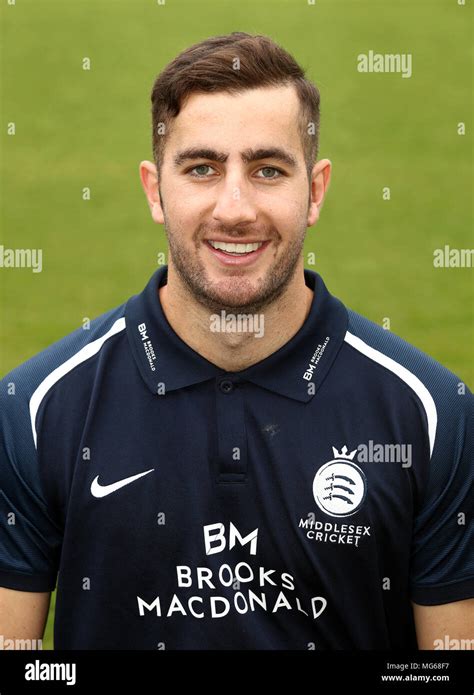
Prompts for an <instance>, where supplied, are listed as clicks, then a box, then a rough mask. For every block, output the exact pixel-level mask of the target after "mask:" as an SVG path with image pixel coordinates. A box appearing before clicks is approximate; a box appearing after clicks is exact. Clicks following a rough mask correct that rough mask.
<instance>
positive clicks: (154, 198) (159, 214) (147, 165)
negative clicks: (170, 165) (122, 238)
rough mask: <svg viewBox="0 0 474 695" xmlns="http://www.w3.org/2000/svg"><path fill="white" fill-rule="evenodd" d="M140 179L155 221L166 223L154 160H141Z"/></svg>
mask: <svg viewBox="0 0 474 695" xmlns="http://www.w3.org/2000/svg"><path fill="white" fill-rule="evenodd" d="M140 181H141V182H142V186H143V190H144V191H145V195H146V199H147V201H148V205H149V207H150V212H151V216H152V219H153V221H154V222H156V223H157V224H164V221H165V218H164V215H163V208H162V207H161V201H160V195H159V192H158V191H159V181H158V173H157V171H156V166H155V164H153V162H148V161H143V162H140Z"/></svg>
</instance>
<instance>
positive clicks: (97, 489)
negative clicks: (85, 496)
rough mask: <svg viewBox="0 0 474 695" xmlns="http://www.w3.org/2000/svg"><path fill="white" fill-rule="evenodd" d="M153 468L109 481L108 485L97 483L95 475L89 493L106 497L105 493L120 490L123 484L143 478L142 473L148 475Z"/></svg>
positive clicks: (97, 479) (97, 478)
mask: <svg viewBox="0 0 474 695" xmlns="http://www.w3.org/2000/svg"><path fill="white" fill-rule="evenodd" d="M154 470H155V469H154V468H150V470H149V471H144V472H143V473H138V474H137V475H131V476H130V477H129V478H124V479H123V480H118V481H117V482H116V483H111V484H110V485H101V484H100V483H99V476H97V477H96V478H94V480H93V481H92V484H91V493H92V495H93V497H107V495H110V494H111V493H112V492H116V490H120V488H121V487H125V485H129V484H130V483H133V481H134V480H138V478H143V476H144V475H148V473H151V472H152V471H154Z"/></svg>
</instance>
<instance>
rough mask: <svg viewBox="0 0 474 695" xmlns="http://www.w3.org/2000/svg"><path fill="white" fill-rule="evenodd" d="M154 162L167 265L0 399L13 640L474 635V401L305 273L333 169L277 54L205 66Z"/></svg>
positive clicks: (252, 640)
mask: <svg viewBox="0 0 474 695" xmlns="http://www.w3.org/2000/svg"><path fill="white" fill-rule="evenodd" d="M152 116H153V147H154V160H155V161H154V163H151V162H142V163H141V165H140V173H141V181H142V184H143V187H144V190H145V193H146V198H147V201H148V205H149V207H150V211H151V215H152V218H153V220H154V221H155V222H156V223H159V224H161V223H163V224H164V225H165V229H166V233H167V238H168V242H169V263H168V265H167V266H163V267H161V268H160V269H159V270H158V271H157V272H156V273H155V274H154V275H153V277H152V278H151V280H150V282H149V283H148V285H147V287H146V288H145V290H144V291H143V292H142V293H141V294H139V295H137V296H135V297H132V298H131V299H130V300H129V301H128V302H126V303H124V304H123V305H122V306H120V307H118V308H117V309H115V310H113V311H111V312H109V313H108V314H105V315H104V316H101V317H99V318H98V319H96V320H95V321H94V322H93V323H92V325H91V328H90V330H89V331H83V330H81V329H79V330H78V331H76V332H75V333H73V334H71V335H70V336H67V337H66V338H64V339H63V340H61V341H59V342H58V343H56V344H55V345H53V346H51V347H50V348H48V349H47V350H45V351H44V352H42V353H40V354H39V355H38V356H36V357H34V358H33V359H31V360H29V361H28V362H27V363H25V364H24V365H22V366H20V367H19V368H17V369H16V370H14V371H13V372H11V373H10V374H9V375H7V376H6V377H5V378H4V380H3V382H2V385H1V397H2V411H1V416H2V428H1V432H2V440H1V450H0V451H1V457H2V458H1V465H0V481H1V495H0V500H1V514H2V520H3V530H2V540H1V543H0V585H1V586H2V587H3V588H2V589H1V590H0V633H2V634H4V635H6V636H14V637H29V638H38V637H39V636H41V635H42V632H43V628H44V621H45V617H46V614H47V609H48V602H49V595H50V592H51V590H52V589H54V587H55V585H56V580H57V582H58V583H57V602H56V617H55V646H56V648H65V649H68V648H79V649H82V648H84V649H107V648H110V649H115V648H121V649H156V648H165V649H381V648H382V649H383V648H386V649H397V648H404V647H416V646H417V645H418V646H419V647H420V648H421V649H433V648H434V647H435V646H436V644H435V642H436V640H438V639H443V638H444V637H445V636H446V635H448V636H449V638H450V639H458V640H465V639H469V637H470V636H472V635H470V632H469V631H470V629H471V628H472V624H473V623H474V620H473V598H472V597H473V595H474V594H473V590H474V572H473V558H472V524H471V523H470V513H471V511H472V487H471V485H470V478H471V477H472V468H471V456H472V445H471V443H470V440H469V441H468V436H469V434H470V432H469V429H468V414H469V412H470V407H471V406H472V399H471V396H470V394H469V392H467V393H466V389H465V388H464V387H463V385H462V384H460V383H459V379H458V378H457V377H456V376H455V375H453V374H451V373H450V372H448V371H447V370H446V369H444V368H443V367H442V366H440V365H439V364H437V363H436V362H434V361H433V360H432V359H431V358H429V357H427V356H426V355H424V354H422V353H420V352H419V351H418V350H416V349H415V348H413V347H412V346H410V345H408V344H407V343H405V342H404V341H403V340H401V339H399V338H397V337H396V336H394V335H392V334H390V333H389V332H387V331H384V330H382V329H381V328H380V327H378V326H376V325H375V324H373V323H371V322H370V321H368V320H367V319H365V318H363V317H362V316H359V315H357V314H355V313H354V312H352V311H350V310H349V309H347V308H346V307H345V306H344V305H343V304H342V303H341V302H340V301H339V300H337V299H336V298H335V297H333V296H331V295H330V294H329V292H328V290H327V289H326V287H325V284H324V283H323V280H322V279H321V277H320V276H319V275H317V274H316V273H314V272H312V271H309V270H306V269H305V268H304V265H303V256H302V249H303V241H304V238H305V233H306V228H307V227H311V226H312V225H314V224H315V223H316V222H317V220H318V218H319V214H320V210H321V206H322V204H323V200H324V196H325V193H326V191H327V188H328V185H329V180H330V171H331V163H330V162H329V161H328V160H327V159H322V160H319V161H317V145H318V125H319V94H318V91H317V89H316V88H315V86H314V85H312V84H311V83H310V82H309V81H307V80H306V79H305V77H304V73H303V72H302V70H301V69H300V67H299V66H298V65H297V64H296V63H295V61H294V60H293V58H292V57H291V56H290V55H288V54H287V53H286V52H285V51H283V50H282V49H281V48H280V47H279V46H277V45H276V44H275V43H273V42H272V41H271V40H270V39H268V38H266V37H261V36H250V35H248V34H244V33H234V34H231V35H228V36H221V37H214V38H211V39H209V40H207V41H204V42H202V43H200V44H198V45H196V46H193V47H191V48H190V49H188V50H186V51H184V52H183V53H182V54H181V55H179V56H178V57H177V58H176V59H175V60H174V61H172V62H171V63H170V65H168V66H167V68H166V69H165V70H164V71H163V72H162V73H161V75H160V76H159V77H158V79H157V80H156V82H155V85H154V87H153V92H152Z"/></svg>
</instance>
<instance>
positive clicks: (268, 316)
mask: <svg viewBox="0 0 474 695" xmlns="http://www.w3.org/2000/svg"><path fill="white" fill-rule="evenodd" d="M159 293H160V302H161V306H162V309H163V312H164V314H165V316H166V319H167V321H168V323H169V324H170V326H171V327H172V329H173V330H174V332H175V333H176V334H177V335H178V336H179V337H180V338H181V340H182V341H183V342H185V343H186V344H187V345H189V347H191V348H192V349H193V350H195V351H196V352H197V353H199V354H200V355H202V357H204V358H205V359H206V360H208V361H209V362H212V363H213V364H215V365H216V366H218V367H220V368H221V369H224V370H225V371H227V372H238V371H241V370H242V369H246V368H247V367H250V366H251V365H252V364H256V363H257V362H260V361H261V360H263V359H265V357H268V356H269V355H271V354H272V353H274V352H276V351H277V350H278V349H279V348H281V347H282V346H283V345H285V343H287V342H288V341H289V340H291V338H292V337H293V336H294V335H295V334H296V333H297V332H298V331H299V330H300V328H301V326H302V325H303V323H304V322H305V320H306V318H307V316H308V314H309V311H310V308H311V303H312V301H313V294H314V293H313V291H312V290H311V289H310V288H309V287H308V286H307V285H306V283H305V280H304V270H303V264H302V262H301V264H299V265H298V268H297V270H296V272H295V274H294V277H293V278H292V280H291V282H290V283H289V284H288V286H287V288H286V289H285V291H284V292H283V294H282V295H281V296H280V297H279V298H278V299H277V300H276V301H275V302H274V303H273V304H271V305H269V306H268V307H265V308H264V309H262V310H261V311H260V312H259V313H258V326H255V325H254V326H253V330H247V331H245V332H236V331H235V330H230V331H229V330H227V331H225V330H223V326H225V323H226V322H225V319H223V318H222V316H221V315H219V314H217V316H218V318H219V320H220V321H219V325H220V331H219V332H217V331H216V330H215V326H214V330H211V328H210V326H211V320H210V316H211V314H210V311H209V309H207V308H206V307H205V306H203V305H202V304H200V303H199V302H198V301H197V300H196V299H195V297H194V296H193V295H192V294H190V292H189V290H188V289H187V288H186V287H185V285H183V283H182V282H181V281H180V278H179V276H178V275H177V273H176V271H175V270H174V268H173V267H172V266H171V264H170V265H169V266H168V282H167V284H166V285H163V286H162V287H160V289H159ZM227 327H228V328H229V327H230V326H229V323H227ZM237 330H239V329H237ZM257 336H260V337H257Z"/></svg>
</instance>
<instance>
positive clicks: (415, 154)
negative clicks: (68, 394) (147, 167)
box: [0, 0, 474, 648]
mask: <svg viewBox="0 0 474 695" xmlns="http://www.w3.org/2000/svg"><path fill="white" fill-rule="evenodd" d="M471 17H472V2H471V1H470V0H467V5H466V6H462V5H461V6H460V5H458V3H457V0H397V2H392V1H391V0H365V1H364V0H350V1H349V0H316V2H315V5H314V6H313V5H309V4H308V2H307V0H240V1H238V2H237V1H233V2H231V1H229V0H166V2H165V4H164V5H160V4H158V2H156V1H155V0H17V2H16V4H15V5H12V6H9V5H7V2H6V0H4V2H3V3H2V6H1V11H0V19H1V37H0V38H1V44H2V55H1V61H2V63H1V80H2V84H1V137H0V147H1V151H0V155H1V172H0V176H1V178H0V195H1V201H0V202H1V236H0V244H4V245H5V246H6V247H13V248H41V249H43V272H42V273H38V274H34V273H32V272H31V270H28V269H15V270H11V269H10V270H7V269H3V270H2V269H0V283H1V285H0V302H1V314H0V317H1V318H0V346H1V352H0V373H1V374H2V375H3V374H5V373H6V372H8V371H9V370H10V369H11V368H13V367H14V366H16V365H18V364H20V363H21V362H23V361H25V360H26V359H28V358H29V357H31V356H32V355H34V354H35V353H37V352H38V351H40V350H41V349H43V348H45V347H46V346H47V345H49V344H50V343H52V342H53V341H55V340H57V339H59V338H61V337H62V336H64V335H66V334H67V333H69V332H71V331H72V330H74V329H75V328H76V327H78V326H80V325H81V323H82V320H83V318H84V317H89V318H93V317H95V316H98V315H99V314H101V313H103V312H105V311H107V310H108V309H110V308H112V307H114V306H117V305H118V304H120V303H121V302H123V301H124V300H125V299H126V298H127V297H129V296H130V295H131V294H135V293H136V292H139V291H141V289H142V288H143V286H144V285H145V283H146V281H147V279H148V277H149V276H150V275H151V273H152V272H153V271H154V270H155V268H156V259H157V254H158V252H160V251H166V244H165V235H164V231H163V229H162V228H161V227H158V226H156V225H154V224H153V223H152V221H151V219H150V217H149V213H148V208H147V206H146V204H145V198H144V195H143V193H142V190H141V187H140V184H139V178H138V163H139V161H140V160H142V159H151V146H150V114H149V93H150V90H151V86H152V83H153V80H154V78H155V76H156V75H157V74H158V73H159V72H160V70H161V69H162V68H163V67H164V66H165V65H166V64H167V62H169V61H170V60H171V59H172V58H173V57H174V56H175V55H176V54H177V53H178V52H179V51H181V50H182V49H184V48H185V47H187V46H189V45H191V44H192V43H195V42H197V41H199V40H201V39H203V38H205V37H208V36H211V35H215V34H223V33H228V32H231V31H236V30H240V31H248V32H251V33H264V34H268V35H269V36H271V37H272V38H274V39H275V40H276V41H278V42H279V43H281V44H282V45H283V46H284V47H285V48H287V49H288V50H289V51H290V52H291V53H293V55H294V56H295V57H296V59H297V60H298V61H299V62H300V63H301V64H302V65H303V67H305V68H306V69H307V74H308V76H309V77H310V78H311V79H313V80H314V81H315V82H316V83H317V85H318V86H319V88H320V90H321V94H322V125H321V149H320V156H321V157H329V158H330V159H331V160H332V162H333V166H334V171H333V179H332V182H331V186H330V190H329V195H328V198H327V200H326V203H325V205H324V209H323V212H322V218H321V220H320V222H319V223H318V224H317V225H316V226H315V227H313V228H312V229H310V230H308V236H307V242H306V247H305V252H306V253H308V252H315V253H316V258H317V262H316V266H315V268H314V269H316V270H317V271H318V272H320V273H321V274H322V276H323V277H324V279H325V281H326V284H327V285H328V287H329V289H330V291H331V292H332V293H333V294H335V295H336V296H338V297H340V298H341V299H342V300H343V301H344V302H345V303H346V304H347V305H348V306H350V307H351V308H353V309H355V310H356V311H359V312H360V313H363V314H364V315H366V316H367V317H369V318H370V319H372V320H373V321H375V322H377V323H382V321H383V319H384V317H388V318H389V319H390V322H391V330H392V331H393V332H394V333H397V334H398V335H401V336H402V337H404V338H405V339H407V340H408V341H409V342H411V343H413V344H415V345H417V346H418V347H419V348H421V349H422V350H424V351H425V352H427V353H429V354H430V355H432V356H433V357H435V358H436V359H437V360H439V361H440V362H442V363H443V364H445V365H446V366H447V367H449V368H450V369H451V370H453V371H454V372H455V373H457V374H458V375H459V377H460V379H462V380H464V381H466V382H467V383H468V384H471V385H472V377H473V365H472V345H473V321H472V300H473V285H472V270H470V269H467V268H465V269H456V268H451V269H435V268H434V267H433V251H434V249H436V248H440V247H443V246H444V245H445V244H449V245H450V246H451V247H453V248H471V247H472V246H473V245H474V244H473V238H472V207H471V195H472V190H473V180H472V179H473V172H472V139H471V132H472V102H471V100H470V90H471V89H472V54H471V50H472V48H471V47H472V20H471ZM371 49H372V50H374V51H377V52H381V53H411V54H412V55H413V76H412V77H411V79H402V77H401V76H400V75H398V74H360V73H358V72H357V69H356V65H357V55H358V54H359V53H367V52H368V51H369V50H371ZM84 57H88V58H90V60H91V70H90V71H84V70H83V69H82V60H83V58H84ZM10 122H14V123H15V124H16V134H15V135H14V136H8V135H7V125H6V124H7V123H10ZM459 122H465V123H466V128H467V133H466V135H465V136H460V135H458V134H457V124H458V123H459ZM385 186H389V187H390V189H391V200H390V201H384V200H383V199H382V189H383V188H384V187H385ZM84 187H89V188H90V189H91V200H90V201H83V200H82V189H83V188H84ZM308 267H310V266H308ZM53 613H54V595H53V601H52V606H51V610H50V615H49V619H48V625H47V629H46V634H45V641H44V646H45V648H52V624H53Z"/></svg>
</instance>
